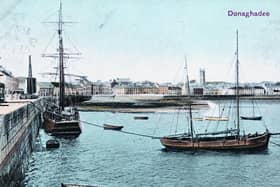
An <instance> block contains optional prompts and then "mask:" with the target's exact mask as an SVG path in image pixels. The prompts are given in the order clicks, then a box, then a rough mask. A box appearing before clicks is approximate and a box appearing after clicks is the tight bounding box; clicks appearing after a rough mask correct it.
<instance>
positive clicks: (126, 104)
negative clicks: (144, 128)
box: [79, 95, 280, 113]
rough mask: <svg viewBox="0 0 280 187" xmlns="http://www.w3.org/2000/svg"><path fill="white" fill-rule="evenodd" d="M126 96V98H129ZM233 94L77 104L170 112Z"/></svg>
mask: <svg viewBox="0 0 280 187" xmlns="http://www.w3.org/2000/svg"><path fill="white" fill-rule="evenodd" d="M129 97H130V96H128V97H127V98H129ZM235 98H236V96H235V95H223V96H213V95H204V96H191V97H189V96H164V97H162V98H161V99H147V98H145V97H143V98H142V99H135V100H133V99H131V100H124V101H120V100H118V99H116V100H114V99H110V100H106V99H102V100H99V101H96V100H91V101H86V102H83V103H81V104H80V105H79V111H83V112H123V113H154V112H170V111H171V112H172V111H177V110H178V108H182V107H185V106H186V105H187V104H188V103H190V102H192V108H193V109H206V108H208V102H207V101H221V100H234V99H235ZM240 99H241V100H245V101H246V100H249V101H250V100H252V99H254V100H260V101H261V100H263V101H269V100H270V101H279V102H280V95H279V96H278V95H277V96H240Z"/></svg>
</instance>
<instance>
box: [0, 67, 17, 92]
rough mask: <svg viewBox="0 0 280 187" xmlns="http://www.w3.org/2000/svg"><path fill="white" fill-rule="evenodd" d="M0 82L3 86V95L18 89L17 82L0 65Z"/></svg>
mask: <svg viewBox="0 0 280 187" xmlns="http://www.w3.org/2000/svg"><path fill="white" fill-rule="evenodd" d="M0 82H1V83H4V84H5V93H6V94H10V93H13V92H14V91H15V90H17V89H18V80H17V79H16V78H15V77H14V76H13V74H12V73H11V72H10V71H7V70H6V69H5V68H4V67H3V66H1V65H0Z"/></svg>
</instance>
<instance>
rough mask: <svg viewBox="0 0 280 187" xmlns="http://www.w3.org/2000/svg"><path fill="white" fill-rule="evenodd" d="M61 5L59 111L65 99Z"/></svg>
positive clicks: (60, 13)
mask: <svg viewBox="0 0 280 187" xmlns="http://www.w3.org/2000/svg"><path fill="white" fill-rule="evenodd" d="M62 24H63V22H62V3H61V1H60V6H59V14H58V30H57V32H58V38H59V47H58V52H59V107H60V110H64V97H65V89H64V84H65V81H64V59H63V57H64V49H63V38H62Z"/></svg>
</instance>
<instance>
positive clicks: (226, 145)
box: [160, 31, 270, 151]
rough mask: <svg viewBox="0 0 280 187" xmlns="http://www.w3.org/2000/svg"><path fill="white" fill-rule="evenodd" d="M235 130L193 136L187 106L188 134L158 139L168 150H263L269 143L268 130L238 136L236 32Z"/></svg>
mask: <svg viewBox="0 0 280 187" xmlns="http://www.w3.org/2000/svg"><path fill="white" fill-rule="evenodd" d="M236 43H237V48H236V88H237V89H236V122H237V123H236V129H226V130H224V131H217V132H206V133H200V134H195V133H194V129H193V119H192V107H191V104H189V120H190V132H189V133H184V134H177V135H170V136H164V137H162V138H160V141H161V143H162V145H163V146H164V147H165V148H166V149H170V150H236V151H237V150H238V151H242V150H244V151H248V150H263V149H266V148H267V146H268V143H269V138H270V133H269V131H268V129H266V131H265V132H263V133H261V134H258V133H255V134H245V133H243V134H242V135H241V134H240V115H239V104H240V103H239V102H240V101H239V89H238V88H239V59H238V31H236ZM189 93H190V92H189Z"/></svg>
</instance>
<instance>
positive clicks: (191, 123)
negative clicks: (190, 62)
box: [185, 55, 193, 139]
mask: <svg viewBox="0 0 280 187" xmlns="http://www.w3.org/2000/svg"><path fill="white" fill-rule="evenodd" d="M185 70H186V74H187V75H186V87H187V90H186V91H187V92H188V95H189V102H190V103H189V117H190V128H191V138H192V139H193V120H192V104H191V90H190V81H189V74H188V66H187V57H186V55H185Z"/></svg>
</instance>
